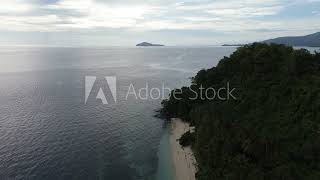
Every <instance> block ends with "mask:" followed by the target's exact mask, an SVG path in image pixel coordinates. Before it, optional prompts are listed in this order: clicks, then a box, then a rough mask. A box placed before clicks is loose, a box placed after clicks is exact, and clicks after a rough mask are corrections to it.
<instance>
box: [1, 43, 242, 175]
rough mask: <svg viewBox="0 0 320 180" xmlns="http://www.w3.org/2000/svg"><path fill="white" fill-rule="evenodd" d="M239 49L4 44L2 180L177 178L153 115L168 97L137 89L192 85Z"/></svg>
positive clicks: (162, 128) (164, 128) (161, 124)
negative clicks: (204, 71)
mask: <svg viewBox="0 0 320 180" xmlns="http://www.w3.org/2000/svg"><path fill="white" fill-rule="evenodd" d="M235 49H236V48H235V47H150V48H149V47H148V48H143V47H141V48H138V47H90V48H89V47H81V48H70V47H1V49H0V179H4V180H20V179H21V180H22V179H23V180H29V179H30V180H73V179H74V180H88V179H90V180H95V179H96V180H173V178H174V177H173V176H174V173H173V170H172V167H171V164H170V163H171V162H170V152H169V148H168V146H169V144H168V125H167V123H166V122H165V121H164V120H162V119H159V118H157V117H156V115H157V110H159V109H160V108H161V100H162V99H163V98H164V97H167V95H168V93H169V92H168V91H166V92H164V93H163V95H164V96H163V97H162V96H161V97H158V96H157V91H153V92H152V93H150V92H149V93H145V96H142V97H138V98H137V97H136V96H135V94H134V93H136V94H139V90H143V91H141V92H144V91H147V90H148V91H151V89H152V88H155V89H157V88H158V89H159V90H163V87H166V88H169V89H173V88H179V87H181V86H184V85H188V84H190V77H193V76H194V75H195V74H196V72H197V71H199V70H201V69H202V68H210V67H212V66H215V65H216V64H217V63H218V61H219V60H220V59H221V58H222V57H223V56H228V55H230V54H231V53H232V52H234V51H235ZM86 77H95V78H96V79H95V80H96V81H94V82H92V81H91V83H90V82H88V81H87V80H88V79H87V78H86ZM105 77H112V78H114V80H115V81H116V86H115V87H116V95H115V96H113V94H112V93H111V96H112V97H110V93H109V92H110V91H111V89H112V85H110V84H109V81H107V84H105V83H106V82H105V81H104V80H105ZM96 82H98V83H96ZM99 82H100V83H99ZM88 84H91V85H92V87H91V86H90V85H89V86H88V87H89V89H88V90H89V92H88V93H87V88H86V87H87V85H88ZM106 85H108V86H109V87H107V88H106V89H107V90H106V91H102V92H103V94H104V95H105V94H108V93H109V94H108V95H106V96H107V97H106V99H107V100H108V102H107V103H104V102H103V100H102V99H99V98H98V96H96V94H99V93H98V92H99V89H100V88H102V87H105V86H106ZM130 87H134V91H130V93H128V92H129V91H128V90H129V89H130ZM131 90H132V89H131ZM111 92H113V91H111ZM87 94H88V97H87V96H86V95H87ZM151 96H152V97H151ZM145 97H146V98H145ZM155 97H156V98H155ZM110 99H111V100H110ZM86 100H87V101H86Z"/></svg>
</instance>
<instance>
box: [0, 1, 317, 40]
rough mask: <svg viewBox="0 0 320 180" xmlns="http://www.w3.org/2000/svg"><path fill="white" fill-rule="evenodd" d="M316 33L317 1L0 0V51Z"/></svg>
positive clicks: (257, 38) (262, 38)
mask: <svg viewBox="0 0 320 180" xmlns="http://www.w3.org/2000/svg"><path fill="white" fill-rule="evenodd" d="M318 31H320V0H193V1H191V0H1V5H0V45H49V46H132V45H135V44H137V43H140V42H143V41H148V42H153V43H162V44H166V45H219V44H224V43H248V42H253V41H261V40H265V39H269V38H275V37H279V36H293V35H306V34H310V33H314V32H318Z"/></svg>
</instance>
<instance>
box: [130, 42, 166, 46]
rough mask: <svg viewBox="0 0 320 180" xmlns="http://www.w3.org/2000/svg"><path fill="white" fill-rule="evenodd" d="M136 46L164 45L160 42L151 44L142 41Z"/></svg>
mask: <svg viewBox="0 0 320 180" xmlns="http://www.w3.org/2000/svg"><path fill="white" fill-rule="evenodd" d="M136 46H164V45H162V44H152V43H148V42H142V43H139V44H137V45H136Z"/></svg>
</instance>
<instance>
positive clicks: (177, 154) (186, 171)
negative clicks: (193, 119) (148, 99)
mask: <svg viewBox="0 0 320 180" xmlns="http://www.w3.org/2000/svg"><path fill="white" fill-rule="evenodd" d="M189 130H190V127H189V124H188V123H186V122H183V121H182V120H181V119H179V118H172V121H171V128H170V135H169V142H170V152H171V158H172V164H173V168H174V177H175V180H196V178H195V173H196V160H195V157H194V155H193V152H192V150H191V147H182V146H181V145H180V144H179V141H178V139H180V137H181V136H182V135H183V134H184V133H185V132H187V131H189Z"/></svg>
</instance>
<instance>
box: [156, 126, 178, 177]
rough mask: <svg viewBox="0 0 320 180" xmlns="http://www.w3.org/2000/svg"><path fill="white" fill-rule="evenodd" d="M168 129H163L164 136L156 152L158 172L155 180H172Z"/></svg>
mask: <svg viewBox="0 0 320 180" xmlns="http://www.w3.org/2000/svg"><path fill="white" fill-rule="evenodd" d="M169 131H170V128H169V127H165V131H164V134H163V135H162V138H161V140H160V146H159V147H160V148H159V150H158V157H159V160H158V170H157V173H156V175H155V180H174V179H175V178H174V171H173V164H172V159H171V152H170V142H169V133H170V132H169Z"/></svg>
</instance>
